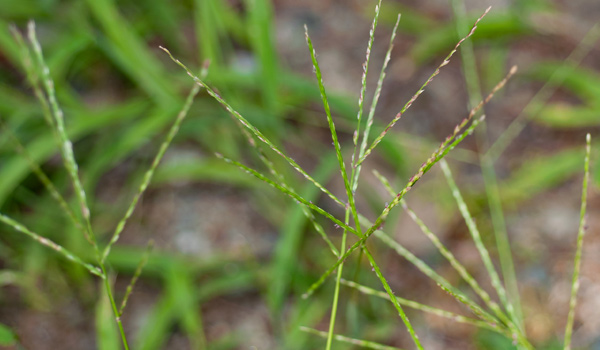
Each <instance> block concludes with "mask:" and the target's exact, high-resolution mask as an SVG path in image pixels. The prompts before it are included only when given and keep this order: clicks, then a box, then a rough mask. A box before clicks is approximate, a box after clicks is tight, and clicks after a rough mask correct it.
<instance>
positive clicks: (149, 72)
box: [85, 0, 179, 109]
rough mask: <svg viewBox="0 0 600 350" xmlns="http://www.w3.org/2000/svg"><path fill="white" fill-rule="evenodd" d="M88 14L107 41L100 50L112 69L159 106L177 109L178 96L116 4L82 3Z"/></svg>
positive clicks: (104, 1) (94, 0) (106, 0)
mask: <svg viewBox="0 0 600 350" xmlns="http://www.w3.org/2000/svg"><path fill="white" fill-rule="evenodd" d="M85 2H86V3H87V5H88V7H89V10H90V12H91V14H92V15H93V16H94V18H95V19H96V20H97V21H98V22H99V23H100V25H101V27H102V29H103V33H104V35H105V36H106V37H101V38H100V39H101V40H103V41H104V42H105V43H106V44H105V45H103V46H102V48H104V49H105V50H106V51H107V56H108V58H109V59H111V60H112V61H113V63H114V64H115V65H117V66H118V67H120V68H121V69H122V71H123V72H124V73H125V74H126V75H127V76H129V77H130V78H131V80H133V81H134V82H135V83H136V84H137V86H139V87H140V89H142V90H144V91H145V92H146V93H147V94H148V96H150V97H151V98H152V100H153V101H154V102H155V103H156V104H157V105H159V106H162V107H166V108H167V109H168V108H170V107H171V106H176V105H177V104H178V103H179V99H178V96H177V95H176V94H175V93H174V90H173V89H171V86H172V84H171V83H170V80H169V79H168V78H167V77H166V76H165V74H164V68H163V66H162V64H161V63H160V62H159V61H158V59H157V58H156V57H155V56H154V55H153V54H152V53H151V52H150V51H149V49H148V47H147V45H146V43H145V42H144V41H143V40H142V38H140V37H138V35H137V33H136V32H135V30H134V28H132V26H131V25H130V24H129V23H127V20H126V19H125V18H123V16H122V15H121V14H120V13H119V8H118V6H117V3H116V2H115V1H112V0H88V1H85Z"/></svg>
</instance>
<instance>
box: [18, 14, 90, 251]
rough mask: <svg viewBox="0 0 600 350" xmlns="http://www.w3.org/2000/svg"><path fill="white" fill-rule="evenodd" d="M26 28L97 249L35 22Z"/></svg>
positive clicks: (60, 110) (78, 197) (62, 116)
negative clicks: (36, 32)
mask: <svg viewBox="0 0 600 350" xmlns="http://www.w3.org/2000/svg"><path fill="white" fill-rule="evenodd" d="M27 28H28V31H27V33H28V37H29V41H30V43H31V46H32V48H33V52H34V54H35V57H36V60H37V64H38V66H39V68H40V69H41V71H42V81H43V84H44V87H45V89H46V94H47V97H48V101H49V102H50V107H51V110H52V115H53V117H54V122H55V124H54V126H55V127H56V133H57V134H58V136H59V138H60V144H61V145H60V147H59V148H60V150H61V155H62V158H63V163H64V165H65V168H66V169H67V172H68V173H69V177H70V178H71V183H72V185H73V188H74V190H75V194H76V197H77V199H78V202H79V206H80V210H81V214H82V216H83V219H84V221H85V223H86V226H87V230H86V231H84V233H85V237H86V239H87V240H88V242H90V244H91V245H92V246H93V247H94V248H95V249H96V250H97V244H96V237H95V236H94V232H93V231H92V227H91V223H90V208H89V206H88V204H87V199H86V194H85V190H84V189H83V186H82V185H81V181H80V179H79V168H78V165H77V162H76V161H75V156H74V154H73V143H72V142H71V141H70V140H69V137H68V136H67V132H66V130H65V122H64V113H63V111H62V109H61V108H60V106H59V105H58V101H57V100H56V92H55V90H54V81H53V80H52V78H51V77H50V69H49V68H48V66H47V65H46V63H45V61H44V56H43V53H42V47H41V45H40V43H39V41H38V39H37V36H36V34H35V22H33V21H30V22H29V23H28V26H27Z"/></svg>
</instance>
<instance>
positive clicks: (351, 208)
mask: <svg viewBox="0 0 600 350" xmlns="http://www.w3.org/2000/svg"><path fill="white" fill-rule="evenodd" d="M380 8H381V0H379V2H378V4H377V5H375V17H374V18H373V24H372V26H371V31H370V35H369V42H368V44H367V52H366V54H365V62H364V63H363V66H362V67H363V74H362V79H361V89H360V93H359V97H358V115H357V118H356V119H357V125H356V130H355V131H354V135H353V138H352V141H353V143H354V149H353V151H352V160H351V164H352V165H353V164H354V161H355V156H356V150H357V147H358V135H359V133H360V124H361V122H362V115H363V103H364V96H365V91H366V89H367V74H368V72H369V60H370V58H371V49H372V47H373V42H374V40H375V29H376V27H377V22H378V20H379V12H380ZM304 29H305V33H306V42H307V44H308V47H309V50H310V54H311V59H312V61H313V66H314V68H315V75H316V77H317V81H318V83H319V90H320V91H321V96H322V98H323V105H324V106H325V112H326V114H327V121H328V124H329V128H330V131H331V135H332V138H333V143H334V147H335V151H336V155H337V157H338V162H339V163H340V171H341V172H342V178H343V179H344V186H345V187H346V193H347V196H348V202H349V205H347V206H346V214H345V218H344V223H345V224H346V225H348V223H349V219H350V212H351V213H352V216H353V218H354V222H355V226H356V230H357V231H358V233H359V234H360V233H361V231H360V225H359V224H358V215H357V211H356V205H355V203H354V194H355V191H354V188H355V186H354V182H355V180H358V176H357V177H356V178H355V177H354V173H355V171H354V169H355V168H354V166H352V167H351V169H352V171H351V175H350V180H348V174H347V172H346V168H345V163H344V160H343V158H342V154H341V149H340V145H339V142H338V140H337V133H336V131H335V125H334V123H333V119H332V117H331V112H330V109H329V103H328V102H327V96H326V93H325V87H324V86H323V79H322V76H321V72H320V67H319V64H318V61H317V59H316V54H315V50H314V47H313V45H312V42H311V40H310V37H309V35H308V28H307V27H306V26H305V27H304ZM346 235H347V232H346V230H344V232H343V233H342V243H341V247H340V251H344V250H346ZM343 267H344V265H343V264H341V265H340V267H339V268H338V272H337V277H336V282H335V290H334V295H333V304H332V308H331V315H330V320H329V331H328V336H327V344H326V347H325V349H326V350H330V349H331V344H332V342H333V334H334V333H333V332H334V328H335V319H336V316H337V306H338V300H339V292H340V279H341V278H342V271H343Z"/></svg>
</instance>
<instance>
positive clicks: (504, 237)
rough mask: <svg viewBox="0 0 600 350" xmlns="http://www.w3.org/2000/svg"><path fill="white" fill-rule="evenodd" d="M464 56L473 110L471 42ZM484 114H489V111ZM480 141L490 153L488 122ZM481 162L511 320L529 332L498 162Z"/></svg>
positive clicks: (460, 23)
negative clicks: (508, 232) (508, 227)
mask: <svg viewBox="0 0 600 350" xmlns="http://www.w3.org/2000/svg"><path fill="white" fill-rule="evenodd" d="M452 9H453V11H454V17H455V18H456V30H457V33H458V35H459V36H462V35H464V31H466V29H467V23H466V9H465V4H464V0H453V1H452ZM460 56H461V61H462V66H463V72H464V76H465V81H466V83H467V91H468V95H469V107H472V106H473V105H474V104H475V103H477V101H479V100H481V86H480V82H479V77H478V74H477V68H476V67H477V64H476V59H475V52H474V50H473V45H472V43H471V42H470V41H467V42H465V43H464V44H463V46H462V47H461V48H460ZM483 112H484V113H485V110H484V111H483ZM476 140H477V145H478V148H479V149H484V150H487V148H488V147H489V141H488V135H487V126H486V124H485V123H484V124H483V125H482V126H481V128H479V129H477V137H476ZM479 163H480V166H481V170H482V174H483V179H484V183H485V192H486V197H487V201H488V204H489V207H490V215H491V218H492V226H493V228H494V236H495V238H496V247H497V249H498V256H499V258H500V267H501V271H502V277H503V278H504V283H505V284H506V291H507V294H508V303H509V306H510V309H509V310H508V311H509V315H510V317H511V319H512V320H513V321H514V322H515V323H516V324H517V325H518V326H519V328H520V329H521V331H522V332H523V333H525V327H524V324H523V313H522V310H521V301H520V297H519V288H518V285H517V277H516V273H515V268H514V262H513V258H512V253H511V250H510V244H509V240H508V234H507V232H506V223H505V220H504V213H503V211H502V204H501V203H500V196H499V193H498V181H497V180H496V173H495V169H494V163H493V162H490V161H489V159H488V158H487V157H485V156H484V153H479Z"/></svg>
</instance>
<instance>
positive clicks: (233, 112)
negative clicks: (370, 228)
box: [161, 47, 345, 206]
mask: <svg viewBox="0 0 600 350" xmlns="http://www.w3.org/2000/svg"><path fill="white" fill-rule="evenodd" d="M161 49H162V50H163V51H165V52H166V53H167V54H168V55H169V57H170V58H171V60H173V62H175V63H176V64H178V65H179V66H180V67H181V68H183V69H184V70H185V71H186V72H187V74H188V75H189V76H190V77H191V78H192V79H194V81H195V82H196V83H197V84H199V85H201V86H203V87H204V88H205V89H206V91H207V92H208V94H209V95H210V96H211V97H212V98H214V99H215V100H217V102H219V103H220V104H221V105H222V106H223V107H224V108H225V109H226V110H227V111H228V112H229V113H230V114H231V115H232V116H233V117H234V118H235V119H237V120H238V121H239V122H240V123H241V124H242V125H243V126H244V127H245V128H247V129H248V130H250V132H252V134H254V135H255V136H256V137H257V138H258V139H259V140H260V141H262V142H264V143H265V144H267V145H268V146H269V147H270V148H271V149H272V150H273V151H274V152H275V153H277V154H278V155H280V156H281V157H282V158H283V159H285V160H286V161H287V162H288V163H289V164H290V165H291V166H292V167H293V168H294V169H296V171H298V172H299V173H300V174H302V176H304V177H305V178H306V179H307V180H308V181H310V182H312V183H313V184H314V185H315V186H317V188H319V189H320V190H321V191H323V193H325V194H327V195H328V196H329V197H330V198H331V199H333V200H334V201H335V202H336V203H338V204H340V205H342V206H345V204H344V203H343V202H342V201H341V200H339V199H338V198H337V197H336V196H334V195H333V193H331V192H330V191H329V190H328V189H326V188H325V187H323V186H322V185H321V184H320V183H318V182H317V181H316V180H315V179H313V178H312V177H311V176H310V175H308V173H307V172H306V171H304V169H302V168H301V167H300V165H298V163H296V162H295V161H294V160H293V159H292V158H290V157H288V156H287V155H285V153H283V152H282V151H281V150H280V149H279V148H278V147H277V146H275V144H274V143H273V142H271V141H270V140H269V139H268V138H267V137H266V136H264V135H263V134H262V133H261V132H260V131H259V130H258V129H257V128H256V127H255V126H254V125H252V124H250V122H248V120H246V118H244V117H243V116H242V115H241V114H240V113H239V112H237V111H236V110H235V109H233V107H232V106H231V105H229V103H227V102H226V101H225V100H224V99H223V98H222V97H221V96H219V94H217V93H216V92H215V91H214V90H213V89H211V88H210V86H208V85H207V84H206V83H205V82H204V81H203V80H201V79H200V78H199V77H197V76H196V75H194V74H193V73H192V72H191V71H190V70H189V69H188V68H187V67H186V66H185V65H184V64H183V63H181V61H179V60H178V59H176V58H175V57H173V55H171V53H170V52H169V50H167V49H165V48H164V47H161Z"/></svg>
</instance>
